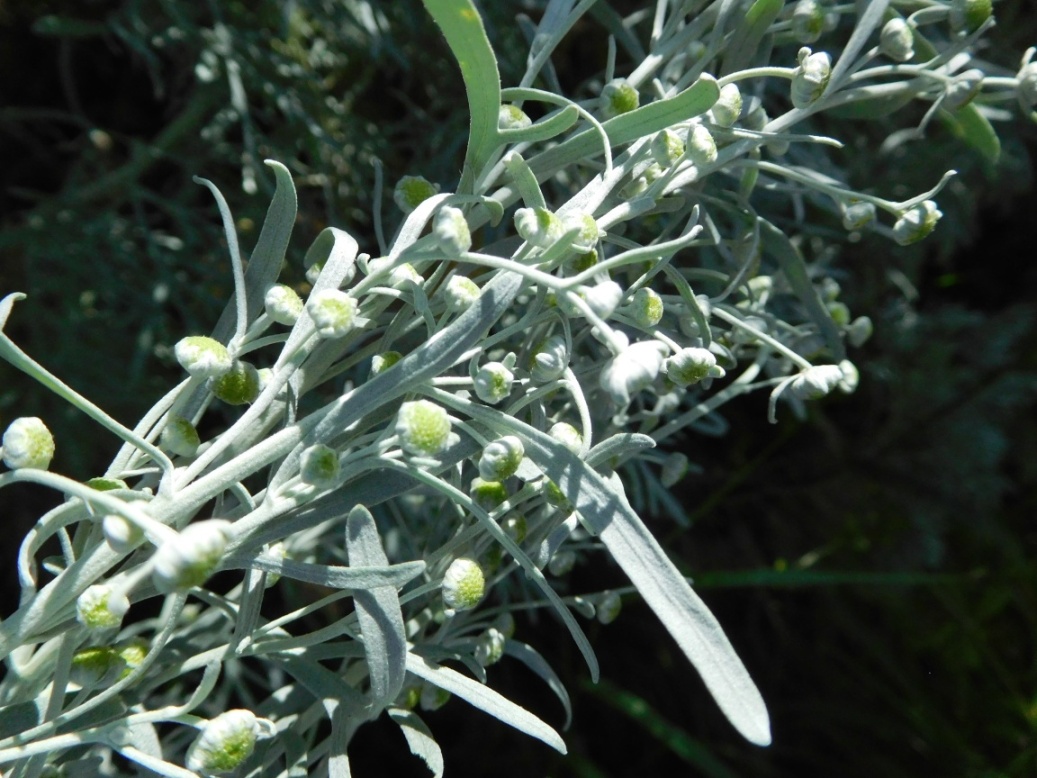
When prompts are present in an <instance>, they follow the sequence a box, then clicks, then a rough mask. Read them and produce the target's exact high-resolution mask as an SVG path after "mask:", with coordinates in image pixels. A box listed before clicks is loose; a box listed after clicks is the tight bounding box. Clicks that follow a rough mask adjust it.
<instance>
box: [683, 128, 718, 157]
mask: <svg viewBox="0 0 1037 778" xmlns="http://www.w3.org/2000/svg"><path fill="white" fill-rule="evenodd" d="M688 157H689V158H690V159H691V161H692V162H694V163H695V164H696V165H698V166H700V167H701V166H703V165H711V164H713V163H714V162H716V161H717V142H716V140H714V139H713V134H712V133H711V132H710V131H709V130H708V129H706V126H705V125H704V124H693V125H691V128H690V129H689V130H688Z"/></svg>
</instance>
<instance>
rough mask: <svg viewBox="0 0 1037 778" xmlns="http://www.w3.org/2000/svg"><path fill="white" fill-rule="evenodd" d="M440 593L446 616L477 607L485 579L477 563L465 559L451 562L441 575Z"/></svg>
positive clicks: (484, 585) (484, 590)
mask: <svg viewBox="0 0 1037 778" xmlns="http://www.w3.org/2000/svg"><path fill="white" fill-rule="evenodd" d="M442 592H443V604H444V605H445V606H446V614H447V616H453V615H454V614H455V613H456V612H458V611H466V610H471V609H472V608H474V607H475V606H476V605H478V604H479V601H480V600H481V599H482V598H483V594H485V592H486V579H485V578H484V577H483V572H482V568H481V567H479V563H478V562H476V561H475V560H473V559H467V558H465V557H461V558H459V559H455V560H454V561H453V562H451V563H450V567H448V568H447V571H446V573H445V574H444V575H443V587H442Z"/></svg>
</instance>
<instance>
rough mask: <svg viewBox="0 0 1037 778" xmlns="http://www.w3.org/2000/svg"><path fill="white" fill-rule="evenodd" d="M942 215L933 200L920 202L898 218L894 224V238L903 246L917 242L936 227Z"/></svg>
mask: <svg viewBox="0 0 1037 778" xmlns="http://www.w3.org/2000/svg"><path fill="white" fill-rule="evenodd" d="M941 216H943V214H942V213H941V212H940V211H939V209H937V207H936V203H935V202H933V201H932V200H926V201H924V202H922V203H919V204H918V205H916V206H914V207H913V208H909V209H908V210H906V211H904V212H903V213H902V214H901V215H900V218H899V219H897V221H896V224H894V225H893V240H895V241H896V242H897V243H898V244H900V245H901V246H909V245H911V244H912V243H917V242H918V241H920V240H922V239H923V238H925V237H926V236H927V235H928V234H929V233H930V232H932V231H933V230H934V229H936V223H937V222H938V221H940V217H941Z"/></svg>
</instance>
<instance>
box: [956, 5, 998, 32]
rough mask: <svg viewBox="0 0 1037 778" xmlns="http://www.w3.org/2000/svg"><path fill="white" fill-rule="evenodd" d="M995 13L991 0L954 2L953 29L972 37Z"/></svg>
mask: <svg viewBox="0 0 1037 778" xmlns="http://www.w3.org/2000/svg"><path fill="white" fill-rule="evenodd" d="M993 13H994V8H993V3H992V2H991V0H952V2H951V17H950V20H951V29H953V30H954V31H955V32H965V33H966V34H969V35H971V34H972V33H974V32H975V31H976V30H978V29H979V28H980V27H982V26H983V23H984V22H986V20H987V19H989V18H990V17H991V16H992V15H993Z"/></svg>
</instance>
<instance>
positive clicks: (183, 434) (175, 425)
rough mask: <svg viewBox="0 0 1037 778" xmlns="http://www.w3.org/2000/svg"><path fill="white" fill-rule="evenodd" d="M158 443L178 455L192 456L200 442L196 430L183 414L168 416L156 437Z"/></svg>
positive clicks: (196, 451)
mask: <svg viewBox="0 0 1037 778" xmlns="http://www.w3.org/2000/svg"><path fill="white" fill-rule="evenodd" d="M158 443H159V445H160V446H161V447H162V448H164V449H165V450H166V451H168V452H169V453H170V454H174V455H175V456H179V457H193V456H194V455H195V454H197V453H198V446H200V445H201V444H202V440H201V438H199V437H198V430H197V429H195V426H194V425H193V424H192V423H191V422H189V421H188V420H187V419H185V418H184V417H183V416H170V417H169V420H168V421H167V422H166V426H165V427H163V428H162V434H161V435H159V438H158Z"/></svg>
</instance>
